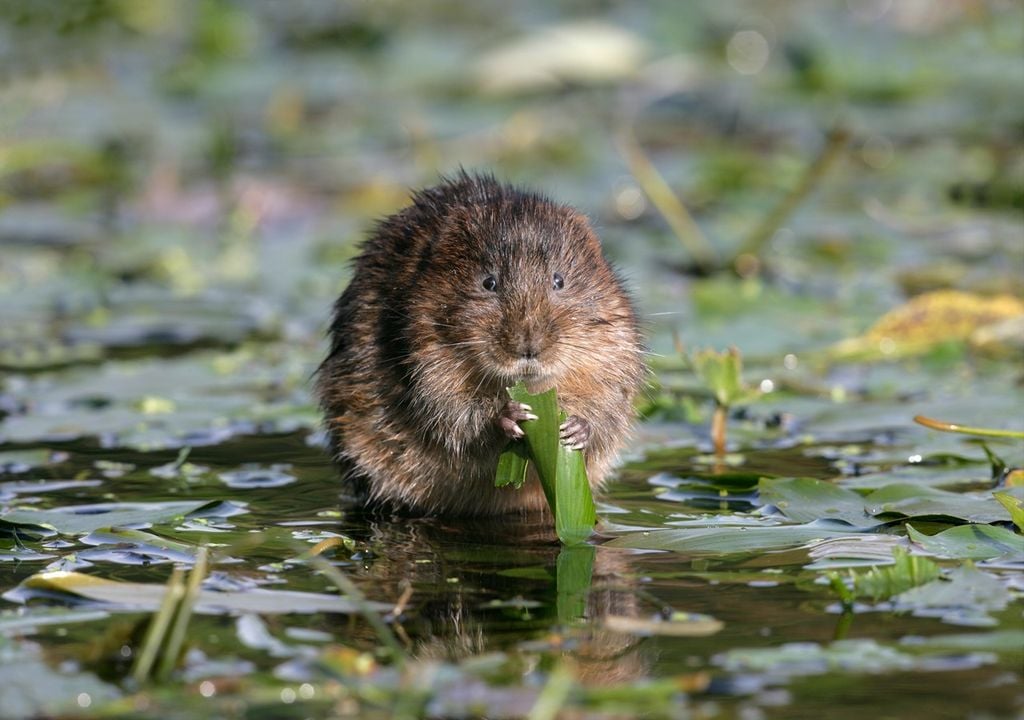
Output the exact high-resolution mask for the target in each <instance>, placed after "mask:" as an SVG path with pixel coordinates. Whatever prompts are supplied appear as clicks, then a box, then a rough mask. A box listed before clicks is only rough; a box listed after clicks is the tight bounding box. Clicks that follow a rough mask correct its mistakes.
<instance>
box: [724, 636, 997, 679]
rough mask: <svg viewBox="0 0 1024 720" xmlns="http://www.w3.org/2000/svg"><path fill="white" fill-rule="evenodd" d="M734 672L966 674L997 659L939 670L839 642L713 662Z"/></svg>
mask: <svg viewBox="0 0 1024 720" xmlns="http://www.w3.org/2000/svg"><path fill="white" fill-rule="evenodd" d="M712 661H713V662H714V663H715V664H716V665H718V666H719V667H721V668H723V669H724V670H728V671H730V672H742V673H770V674H771V676H772V677H773V678H780V677H800V676H806V675H822V674H825V673H829V672H835V671H842V672H844V673H870V674H879V673H887V672H907V671H911V670H938V669H948V670H962V669H967V668H973V667H979V666H981V665H988V664H991V663H993V662H994V661H995V658H994V657H993V656H992V655H991V654H988V653H969V654H967V655H965V656H963V657H958V658H956V661H955V662H951V663H949V665H948V667H944V666H937V665H936V663H935V661H934V660H933V659H932V658H928V657H924V658H918V657H917V656H915V655H912V654H910V653H908V652H904V651H901V650H897V649H895V648H891V647H887V646H885V645H879V644H878V643H877V642H876V641H874V640H860V639H858V640H837V641H835V642H833V643H831V644H830V645H819V644H817V643H806V642H801V643H786V644H784V645H782V646H780V647H775V648H739V649H735V650H729V651H728V652H724V653H722V654H720V655H716V656H715V657H714V658H712Z"/></svg>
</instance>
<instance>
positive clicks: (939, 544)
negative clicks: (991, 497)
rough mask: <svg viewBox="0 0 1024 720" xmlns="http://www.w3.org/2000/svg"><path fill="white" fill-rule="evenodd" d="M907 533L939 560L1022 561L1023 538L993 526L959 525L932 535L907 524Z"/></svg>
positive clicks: (1023, 555) (1023, 550)
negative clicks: (993, 559) (1006, 558)
mask: <svg viewBox="0 0 1024 720" xmlns="http://www.w3.org/2000/svg"><path fill="white" fill-rule="evenodd" d="M907 534H909V535H910V539H911V540H913V541H914V542H915V543H917V544H918V545H920V546H921V547H922V548H924V549H925V550H926V551H927V552H929V553H931V554H933V555H938V556H940V557H948V558H957V559H969V560H988V559H991V558H997V557H1008V558H1010V559H1012V560H1024V536H1021V535H1018V534H1017V533H1015V532H1013V531H1012V530H1006V529H1004V528H1001V527H996V526H994V525H959V526H957V527H953V528H949V529H948V530H943V531H942V532H940V533H938V534H936V535H925V534H924V533H921V532H918V531H917V530H915V529H914V528H913V527H912V526H910V525H909V524H908V525H907Z"/></svg>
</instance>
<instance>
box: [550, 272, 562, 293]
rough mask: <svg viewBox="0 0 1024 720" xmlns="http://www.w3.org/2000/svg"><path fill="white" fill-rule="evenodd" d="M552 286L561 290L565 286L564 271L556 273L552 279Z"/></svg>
mask: <svg viewBox="0 0 1024 720" xmlns="http://www.w3.org/2000/svg"><path fill="white" fill-rule="evenodd" d="M551 287H553V288H554V289H555V290H561V289H562V288H564V287H565V278H564V277H562V273H555V274H554V276H553V277H552V279H551Z"/></svg>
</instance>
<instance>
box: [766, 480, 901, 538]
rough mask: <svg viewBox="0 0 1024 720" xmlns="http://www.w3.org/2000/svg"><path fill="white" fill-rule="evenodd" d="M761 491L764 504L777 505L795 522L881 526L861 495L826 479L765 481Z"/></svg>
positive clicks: (860, 526)
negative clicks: (870, 513)
mask: <svg viewBox="0 0 1024 720" xmlns="http://www.w3.org/2000/svg"><path fill="white" fill-rule="evenodd" d="M758 488H759V491H760V497H761V502H762V504H765V505H768V504H771V505H774V506H775V507H777V508H778V509H779V511H780V512H781V513H782V514H783V515H785V516H786V517H787V518H789V519H790V520H793V521H795V522H802V523H806V522H813V521H814V520H819V519H829V520H841V521H843V522H846V523H849V524H850V525H852V526H854V527H858V528H869V527H875V526H876V525H880V524H882V523H881V522H880V521H878V520H876V519H874V518H872V517H871V516H870V515H868V513H867V510H866V509H865V507H864V499H863V498H862V497H861V496H860V495H859V494H857V493H855V492H854V491H852V490H847V489H845V488H841V487H838V486H836V485H834V484H832V483H830V482H825V481H824V480H816V479H814V478H780V479H772V478H762V479H761V481H760V483H759V484H758Z"/></svg>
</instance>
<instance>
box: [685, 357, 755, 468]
mask: <svg viewBox="0 0 1024 720" xmlns="http://www.w3.org/2000/svg"><path fill="white" fill-rule="evenodd" d="M689 359H690V365H691V366H692V367H693V371H694V372H695V373H696V374H697V377H699V378H700V380H701V382H703V383H704V385H705V387H706V388H707V389H708V390H709V391H710V392H711V394H712V395H713V396H714V398H715V414H714V416H713V417H712V419H711V439H712V441H713V442H714V444H715V454H716V455H719V456H723V455H725V421H726V418H727V417H728V414H729V408H731V407H734V406H736V405H742V404H744V403H748V402H752V401H754V400H756V399H757V398H759V397H760V396H761V393H760V391H758V390H756V389H753V388H750V387H747V386H746V385H745V384H744V382H743V360H742V358H741V357H740V351H739V350H737V349H736V348H734V347H731V348H729V349H728V350H725V351H724V352H723V351H719V350H712V349H707V350H698V351H696V352H694V353H692V354H691V355H690V358H689Z"/></svg>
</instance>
